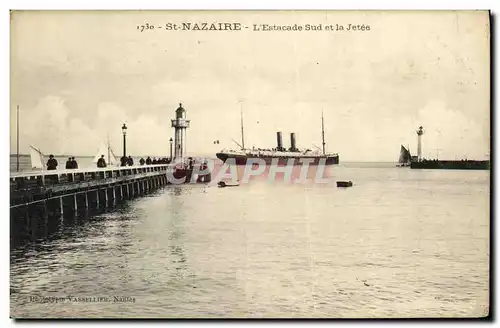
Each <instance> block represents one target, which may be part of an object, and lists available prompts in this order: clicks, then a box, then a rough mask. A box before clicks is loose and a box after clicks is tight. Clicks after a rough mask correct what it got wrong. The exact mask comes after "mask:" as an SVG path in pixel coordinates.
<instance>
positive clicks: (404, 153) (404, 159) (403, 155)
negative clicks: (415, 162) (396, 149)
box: [399, 145, 411, 164]
mask: <svg viewBox="0 0 500 328" xmlns="http://www.w3.org/2000/svg"><path fill="white" fill-rule="evenodd" d="M410 162H411V154H410V151H409V150H408V149H406V148H405V147H404V146H403V145H401V151H400V153H399V163H401V164H404V163H410Z"/></svg>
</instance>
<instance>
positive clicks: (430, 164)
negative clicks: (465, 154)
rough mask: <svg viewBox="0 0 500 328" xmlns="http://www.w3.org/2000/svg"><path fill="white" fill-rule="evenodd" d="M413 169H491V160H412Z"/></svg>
mask: <svg viewBox="0 0 500 328" xmlns="http://www.w3.org/2000/svg"><path fill="white" fill-rule="evenodd" d="M410 167H411V168H412V169H434V170H489V169H490V161H472V160H465V161H438V160H435V161H421V162H412V163H411V164H410Z"/></svg>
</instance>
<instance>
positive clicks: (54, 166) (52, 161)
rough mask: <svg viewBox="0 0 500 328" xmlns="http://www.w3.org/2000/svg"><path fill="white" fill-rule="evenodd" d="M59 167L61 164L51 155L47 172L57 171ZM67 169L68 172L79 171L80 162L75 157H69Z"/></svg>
mask: <svg viewBox="0 0 500 328" xmlns="http://www.w3.org/2000/svg"><path fill="white" fill-rule="evenodd" d="M57 165H59V163H57V159H55V157H54V155H49V160H48V161H47V170H57ZM65 168H66V170H71V169H77V168H78V162H77V161H76V160H75V158H74V157H68V160H67V161H66V167H65Z"/></svg>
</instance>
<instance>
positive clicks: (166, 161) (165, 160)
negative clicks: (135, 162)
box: [139, 156, 171, 165]
mask: <svg viewBox="0 0 500 328" xmlns="http://www.w3.org/2000/svg"><path fill="white" fill-rule="evenodd" d="M170 162H171V161H170V159H169V158H166V157H163V158H158V159H156V157H153V160H151V157H149V156H148V158H146V159H145V160H144V158H141V159H140V160H139V164H141V165H144V164H146V165H156V164H170Z"/></svg>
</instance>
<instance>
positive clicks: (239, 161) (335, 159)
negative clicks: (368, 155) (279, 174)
mask: <svg viewBox="0 0 500 328" xmlns="http://www.w3.org/2000/svg"><path fill="white" fill-rule="evenodd" d="M216 156H217V158H218V159H220V160H221V161H223V162H226V161H227V160H228V159H230V160H231V161H234V163H235V164H236V165H246V164H247V162H248V161H249V160H250V159H251V160H252V161H258V160H264V162H265V163H266V165H270V164H272V163H273V161H274V163H276V162H277V164H278V165H287V164H288V161H289V160H290V159H293V165H302V164H303V162H304V161H306V160H307V162H310V163H309V165H319V164H324V165H338V164H339V156H338V155H337V156H301V157H273V156H254V157H251V156H245V155H237V154H226V153H217V154H216ZM311 160H312V161H311Z"/></svg>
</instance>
